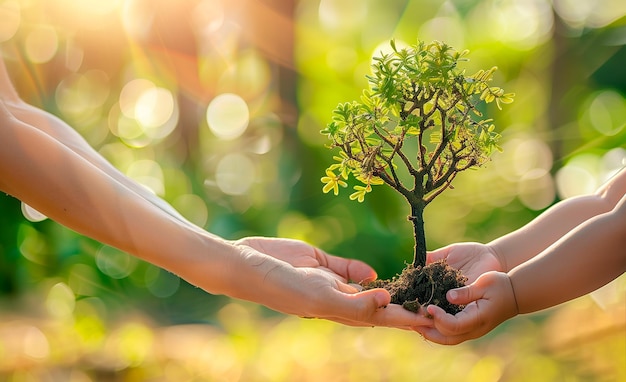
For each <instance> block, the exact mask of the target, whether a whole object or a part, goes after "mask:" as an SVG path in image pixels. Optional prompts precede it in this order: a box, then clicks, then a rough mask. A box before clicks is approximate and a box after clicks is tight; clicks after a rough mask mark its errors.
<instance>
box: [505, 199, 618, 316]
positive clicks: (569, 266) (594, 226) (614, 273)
mask: <svg viewBox="0 0 626 382" xmlns="http://www.w3.org/2000/svg"><path fill="white" fill-rule="evenodd" d="M625 248H626V197H623V198H622V201H621V202H620V204H618V205H617V206H616V207H615V209H613V210H612V211H611V212H608V213H606V214H603V215H600V216H597V217H595V218H592V219H590V220H588V221H586V222H585V223H583V224H581V225H580V226H578V227H577V228H575V229H574V230H572V231H571V232H570V233H569V234H567V235H566V236H564V237H563V238H562V239H561V240H559V241H557V242H556V243H555V244H554V245H552V246H551V247H549V248H548V249H547V250H546V251H544V252H542V253H541V254H540V255H539V256H537V257H536V258H534V259H532V260H530V261H528V262H526V263H524V264H522V265H520V266H518V267H517V268H515V269H513V270H512V271H511V272H510V273H509V275H510V278H511V282H512V284H513V288H514V290H515V296H516V300H517V304H518V308H519V312H520V313H529V312H534V311H538V310H541V309H545V308H547V307H551V306H554V305H557V304H560V303H563V302H565V301H569V300H572V299H574V298H576V297H579V296H582V295H584V294H587V293H589V292H591V291H593V290H595V289H597V288H599V287H601V286H603V285H605V284H607V283H608V282H610V281H611V280H613V279H615V278H616V277H618V276H619V275H621V274H622V273H624V271H626V249H625Z"/></svg>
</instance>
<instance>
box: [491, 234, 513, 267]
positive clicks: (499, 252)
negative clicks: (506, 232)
mask: <svg viewBox="0 0 626 382" xmlns="http://www.w3.org/2000/svg"><path fill="white" fill-rule="evenodd" d="M486 246H487V248H488V249H489V251H490V252H491V253H492V254H493V256H494V257H495V258H496V260H497V261H498V264H500V269H499V270H498V271H500V272H504V273H507V272H509V271H510V269H509V265H508V264H507V260H506V256H505V255H504V251H503V248H502V246H501V245H499V243H498V241H497V240H496V241H492V242H491V243H488V244H486Z"/></svg>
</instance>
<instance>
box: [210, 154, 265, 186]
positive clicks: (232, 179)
mask: <svg viewBox="0 0 626 382" xmlns="http://www.w3.org/2000/svg"><path fill="white" fill-rule="evenodd" d="M255 172H256V171H255V167H254V163H253V162H252V160H251V159H250V158H248V157H247V156H246V155H244V154H240V153H233V154H228V155H226V156H224V157H223V158H222V159H221V160H220V161H219V162H218V164H217V168H216V170H215V181H216V183H217V186H218V187H219V189H220V190H221V191H222V192H223V193H225V194H227V195H243V194H245V193H246V192H248V190H249V189H250V187H251V186H252V184H253V183H254V181H255Z"/></svg>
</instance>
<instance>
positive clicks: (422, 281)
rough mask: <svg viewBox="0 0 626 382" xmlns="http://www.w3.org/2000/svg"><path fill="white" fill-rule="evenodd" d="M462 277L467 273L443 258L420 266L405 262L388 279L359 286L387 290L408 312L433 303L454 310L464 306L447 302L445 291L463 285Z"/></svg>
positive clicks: (444, 308)
mask: <svg viewBox="0 0 626 382" xmlns="http://www.w3.org/2000/svg"><path fill="white" fill-rule="evenodd" d="M466 281H467V277H465V276H463V274H461V272H460V271H459V270H457V269H455V268H452V267H451V266H450V265H448V263H447V262H446V261H445V260H439V261H436V262H433V263H431V264H428V265H426V266H423V267H422V266H417V267H414V266H413V265H411V264H409V265H407V266H406V268H404V269H403V270H402V273H400V274H399V275H397V276H395V277H394V278H392V279H391V280H374V281H372V282H369V283H367V284H365V285H363V287H364V288H365V289H373V288H384V289H386V290H388V291H389V294H390V295H391V303H392V304H400V305H402V307H403V308H404V309H406V310H410V311H411V312H416V313H417V312H419V310H420V308H421V307H422V306H426V305H437V306H439V307H441V308H442V309H443V310H445V311H446V312H448V313H451V314H456V313H458V312H460V311H461V310H463V308H464V306H462V305H455V304H451V303H450V302H448V300H447V299H446V292H447V291H449V290H450V289H454V288H459V287H462V286H464V285H465V282H466Z"/></svg>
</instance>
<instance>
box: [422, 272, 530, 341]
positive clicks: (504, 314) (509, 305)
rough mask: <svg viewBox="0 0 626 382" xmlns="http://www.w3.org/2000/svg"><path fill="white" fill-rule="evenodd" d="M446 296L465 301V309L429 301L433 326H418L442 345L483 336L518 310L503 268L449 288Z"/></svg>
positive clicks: (430, 338)
mask: <svg viewBox="0 0 626 382" xmlns="http://www.w3.org/2000/svg"><path fill="white" fill-rule="evenodd" d="M447 298H448V300H449V301H450V302H452V303H454V304H459V305H466V306H465V309H463V310H462V311H461V312H459V313H457V314H456V315H452V314H449V313H446V312H445V311H444V310H443V309H441V308H440V307H438V306H435V305H429V306H428V307H427V311H428V313H429V314H430V315H431V316H432V317H433V320H434V327H425V326H423V327H419V328H415V330H416V331H417V332H419V333H421V334H422V335H423V336H424V338H426V339H427V340H429V341H432V342H435V343H438V344H442V345H456V344H459V343H461V342H463V341H467V340H470V339H474V338H478V337H481V336H483V335H485V334H486V333H488V332H490V331H491V330H492V329H494V328H495V327H496V326H498V325H499V324H500V323H502V322H503V321H505V320H507V319H509V318H511V317H514V316H516V315H517V314H518V309H517V303H516V302H515V294H514V291H513V287H512V285H511V281H510V279H509V276H508V275H507V274H506V273H502V272H487V273H485V274H483V275H482V276H480V277H479V278H478V279H477V280H476V281H475V282H473V283H472V284H470V285H468V286H465V287H462V288H457V289H452V290H450V291H448V294H447Z"/></svg>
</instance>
